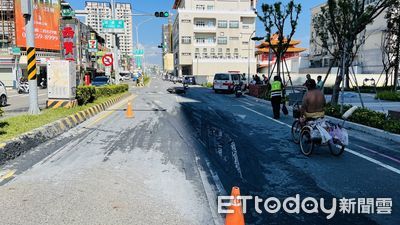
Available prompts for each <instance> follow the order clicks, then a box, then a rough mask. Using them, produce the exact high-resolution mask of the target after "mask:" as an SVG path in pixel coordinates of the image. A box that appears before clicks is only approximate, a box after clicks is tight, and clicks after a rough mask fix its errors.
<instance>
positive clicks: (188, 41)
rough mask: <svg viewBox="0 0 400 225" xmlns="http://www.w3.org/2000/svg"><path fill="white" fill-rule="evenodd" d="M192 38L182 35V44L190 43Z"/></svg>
mask: <svg viewBox="0 0 400 225" xmlns="http://www.w3.org/2000/svg"><path fill="white" fill-rule="evenodd" d="M191 43H192V38H191V37H190V36H182V44H191Z"/></svg>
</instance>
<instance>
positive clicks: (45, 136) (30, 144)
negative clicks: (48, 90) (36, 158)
mask: <svg viewBox="0 0 400 225" xmlns="http://www.w3.org/2000/svg"><path fill="white" fill-rule="evenodd" d="M129 96H131V94H130V93H121V94H117V95H113V96H109V97H104V98H100V99H98V100H96V101H95V102H93V103H91V104H88V105H84V106H79V107H76V108H72V109H55V110H54V109H53V110H46V111H45V112H42V114H40V115H38V116H32V115H22V116H16V117H13V118H9V119H5V120H1V121H0V127H1V129H0V132H1V135H0V165H1V164H3V163H4V162H6V161H7V160H10V159H14V158H16V157H18V156H19V155H21V154H22V153H24V152H26V151H28V150H30V149H32V148H34V147H36V146H38V145H39V144H41V143H43V142H45V141H47V140H49V139H51V138H54V137H56V136H58V135H60V134H62V133H64V132H65V131H67V130H69V129H71V128H73V127H75V126H77V125H78V124H80V123H82V122H84V121H86V120H87V119H89V118H91V117H93V116H95V115H97V114H98V113H100V112H102V111H104V110H105V109H107V108H109V107H110V106H112V105H114V104H115V103H117V102H119V101H121V100H123V99H125V98H127V97H129ZM19 120H22V121H19ZM13 121H19V123H21V122H22V123H23V122H24V121H26V123H25V125H24V127H21V128H19V127H17V126H10V123H12V122H13ZM37 121H40V123H36V122H37ZM8 126H10V129H11V130H10V131H9V133H7V132H6V131H5V127H8ZM21 126H22V125H21ZM16 129H18V130H23V132H24V133H22V134H18V133H16Z"/></svg>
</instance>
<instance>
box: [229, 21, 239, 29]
mask: <svg viewBox="0 0 400 225" xmlns="http://www.w3.org/2000/svg"><path fill="white" fill-rule="evenodd" d="M229 28H239V21H237V20H232V21H229Z"/></svg>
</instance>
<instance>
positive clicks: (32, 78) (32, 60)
mask: <svg viewBox="0 0 400 225" xmlns="http://www.w3.org/2000/svg"><path fill="white" fill-rule="evenodd" d="M21 8H22V13H23V15H24V18H25V33H26V51H27V54H26V55H27V74H28V82H29V110H28V113H29V114H33V115H37V114H39V113H40V109H39V104H38V89H37V75H36V48H35V28H34V23H33V20H34V15H33V12H34V9H33V8H34V7H33V2H32V0H22V1H21Z"/></svg>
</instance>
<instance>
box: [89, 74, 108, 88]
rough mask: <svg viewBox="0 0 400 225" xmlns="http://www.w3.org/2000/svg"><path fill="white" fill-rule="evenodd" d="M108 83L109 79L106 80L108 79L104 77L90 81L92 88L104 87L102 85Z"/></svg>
mask: <svg viewBox="0 0 400 225" xmlns="http://www.w3.org/2000/svg"><path fill="white" fill-rule="evenodd" d="M108 83H109V79H108V77H106V76H98V77H95V78H94V79H93V80H92V85H93V86H97V87H98V86H104V85H107V84H108Z"/></svg>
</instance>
